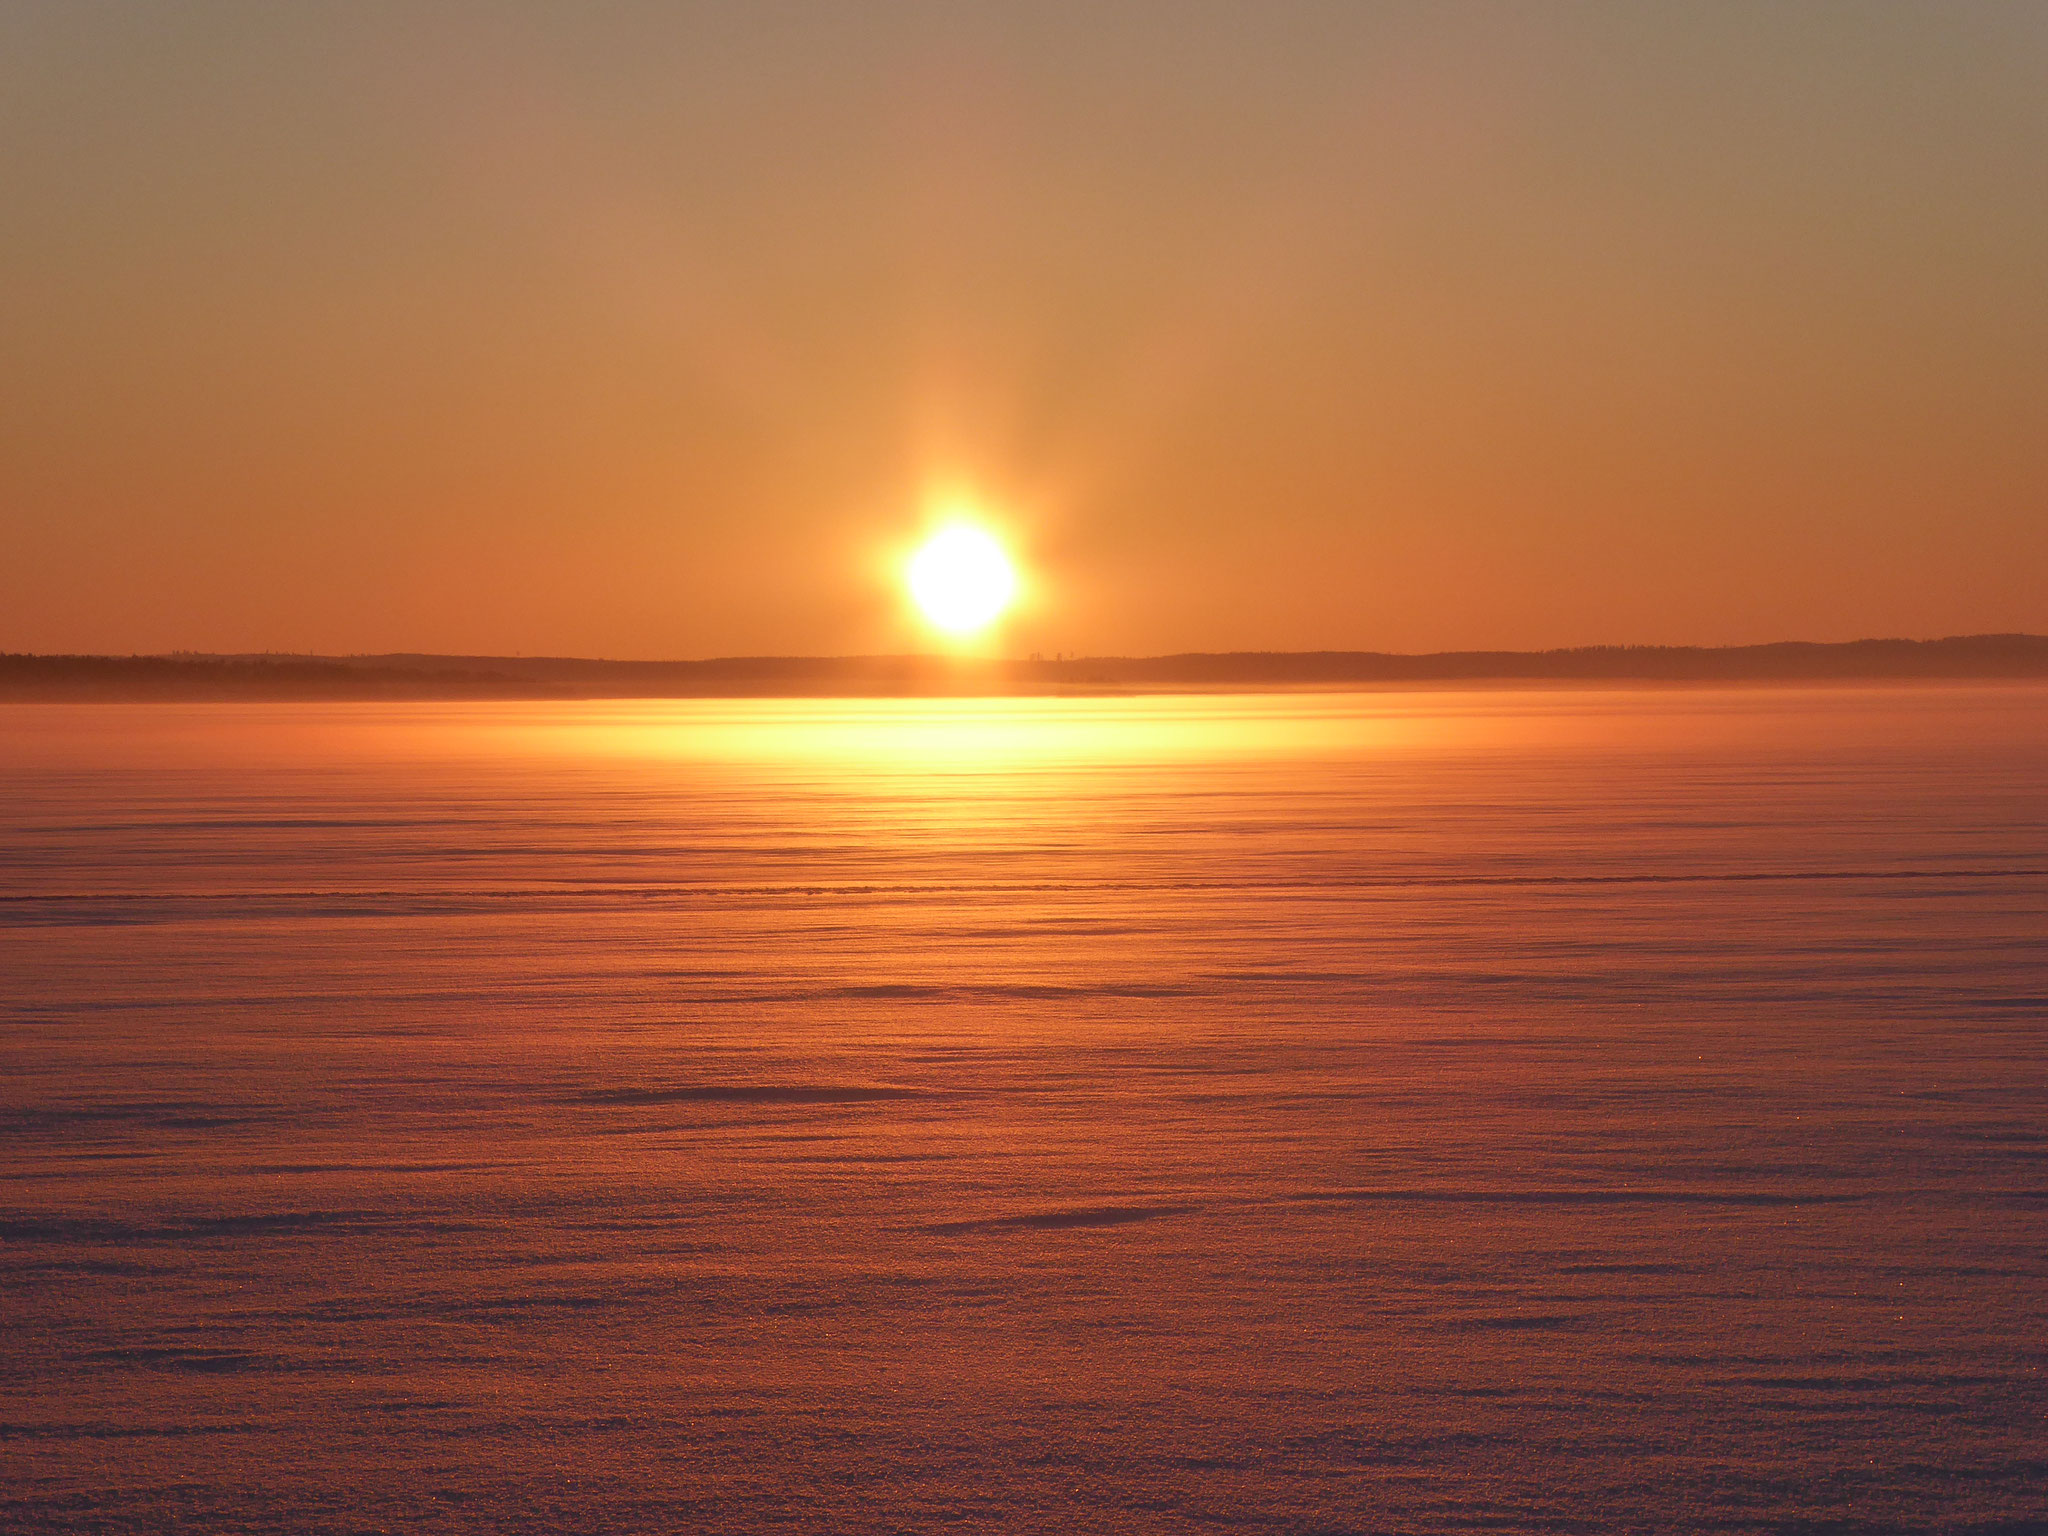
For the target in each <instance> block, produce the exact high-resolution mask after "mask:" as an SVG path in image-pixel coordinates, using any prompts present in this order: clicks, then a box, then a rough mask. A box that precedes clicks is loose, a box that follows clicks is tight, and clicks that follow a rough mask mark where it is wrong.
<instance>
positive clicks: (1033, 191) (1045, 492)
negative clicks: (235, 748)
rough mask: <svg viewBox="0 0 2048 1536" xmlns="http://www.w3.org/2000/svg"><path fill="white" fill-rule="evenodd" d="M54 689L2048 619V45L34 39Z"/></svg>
mask: <svg viewBox="0 0 2048 1536" xmlns="http://www.w3.org/2000/svg"><path fill="white" fill-rule="evenodd" d="M0 134H4V136H5V139H6V142H7V143H8V145H9V157H8V166H7V171H6V188H7V198H8V206H9V215H8V218H7V220H6V221H5V224H4V227H0V342H4V345H5V347H6V350H7V355H8V358H9V366H8V368H7V369H6V370H5V371H4V374H0V521H4V532H5V538H6V543H7V547H8V551H9V558H7V559H6V560H5V561H0V650H10V651H41V652H57V651H69V652H101V653H105V652H124V653H125V652H160V651H169V650H172V649H177V648H187V649H194V650H201V651H215V652H242V651H261V650H272V649H274V650H297V651H315V652H324V653H369V652H384V651H408V652H444V653H455V654H470V655H474V654H506V653H511V652H526V653H528V654H532V653H552V654H557V655H586V656H638V657H679V656H718V655H727V656H729V655H747V654H756V655H758V654H781V655H789V654H825V655H843V654H859V653H886V652H900V651H905V650H913V649H919V648H921V647H922V639H921V636H920V635H919V633H918V631H917V630H916V629H915V627H914V626H913V625H912V623H911V621H910V619H909V617H908V615H907V614H906V613H905V611H904V608H903V604H902V602H901V599H900V595H899V593H898V591H897V589H896V586H895V584H894V582H893V581H892V580H891V578H890V575H889V572H890V570H891V563H892V562H893V561H895V560H897V559H898V558H899V557H900V554H901V552H902V550H903V549H904V547H905V546H906V544H907V542H908V541H909V540H910V539H911V538H913V537H914V536H915V535H916V533H917V528H918V521H919V518H920V515H921V511H922V507H923V504H924V501H925V499H926V498H927V496H928V494H930V493H933V492H936V491H952V492H957V493H959V494H963V495H966V496H969V497H971V498H973V499H974V500H976V501H977V502H978V503H979V504H980V505H982V506H983V507H984V508H985V509H986V511H987V514H988V516H989V518H990V519H991V520H992V521H993V522H994V523H995V524H996V525H997V526H999V527H1000V529H1001V530H1002V531H1003V532H1004V533H1005V535H1006V536H1007V537H1008V538H1009V539H1010V540H1011V541H1012V544H1013V546H1014V548H1015V550H1016V552H1017V555H1018V558H1019V561H1020V564H1021V566H1022V568H1023V570H1024V573H1025V576H1026V585H1025V589H1024V601H1023V602H1022V603H1021V605H1020V606H1019V608H1018V610H1017V612H1016V614H1015V616H1014V617H1013V619H1012V620H1011V621H1010V622H1009V623H1008V624H1007V625H1005V626H1004V627H1002V628H1001V629H1000V630H998V631H996V632H993V633H992V634H991V635H990V636H989V638H988V640H987V642H986V648H987V649H990V650H992V651H996V652H1001V653H1007V654H1015V655H1021V654H1026V653H1028V652H1031V651H1043V652H1045V653H1047V654H1051V653H1054V652H1067V653H1074V652H1081V653H1092V654H1097V655H1158V654H1162V653H1171V652H1177V651H1197V650H1199V651H1227V650H1309V649H1370V650H1387V651H1435V650H1459V649H1482V648H1513V649H1543V648H1549V647H1556V646H1568V645H1580V644H1594V643H1617V642H1636V643H1661V644H1707V645H1714V644H1738V643H1750V642H1762V641H1774V640H1781V639H1788V638H1800V639H1810V640H1846V639H1852V638H1858V637H1863V636H1870V635H1905V636H1916V637H1932V636H1939V635H1951V634H1972V633H1985V632H1994V631H2033V632H2040V631H2043V630H2048V582H2044V581H2043V580H2042V579H2041V575H2042V572H2043V570H2044V569H2048V285H2044V284H2043V283H2042V282H2041V273H2042V272H2043V271H2048V178H2044V177H2042V175H2041V174H2040V171H2041V167H2042V165H2043V164H2044V163H2048V13H2044V11H2043V9H2042V8H2041V7H2040V6H2039V5H2034V4H2017V3H1990V0H1985V3H1965V4H1943V5H1938V6H1937V5H1930V4H1895V3H1871V4H1858V5H1846V4H1825V5H1806V6H1800V7H1796V8H1793V7H1777V6H1765V5H1724V4H1704V3H1692V4H1672V5H1662V6H1656V7H1647V6H1635V5H1616V4H1588V5H1579V6H1557V7H1529V6H1519V5H1505V4H1449V5H1372V6H1368V5H1349V4H1335V3H1293V4H1284V5H1277V6H1266V7H1260V8H1258V9H1257V10H1256V11H1255V12H1254V11H1252V10H1249V9H1245V8H1239V7H1234V6H1225V5H1210V4H1194V5H1191V4H1172V5H1168V4H1165V3H1162V0H1132V3H1127V4H1121V5H1116V6H1113V7H1107V8H1105V7H1100V6H1082V5H1078V4H1066V3H1060V4H1042V5H1032V6H1028V7H1027V6H1020V5H994V6H985V7H974V8H967V7H942V6H939V5H936V4H913V3H883V4H877V5H871V6H862V7H849V6H833V5H828V4H821V3H811V0H792V3H786V4H773V5H759V6H747V7H738V6H723V5H698V6H673V5H661V4H654V3H648V0H614V3H609V4H600V5H595V6H585V7H577V8H573V9H572V8H566V7H561V6H557V5H548V4H541V3H537V0H510V3H505V4H500V5H496V6H491V7H475V6H467V5H452V4H436V5H423V6H422V5H416V6H405V7H395V6H386V5H348V6H344V5H338V4H309V5H298V6H292V7H288V8H277V7H270V6H262V5H257V4H254V3H252V0H196V3H188V4H183V5H180V6H176V7H144V6H119V5H116V6H90V7H88V6H77V5H60V4H47V3H25V4H20V5H14V6H10V7H8V8H6V10H5V11H4V13H0Z"/></svg>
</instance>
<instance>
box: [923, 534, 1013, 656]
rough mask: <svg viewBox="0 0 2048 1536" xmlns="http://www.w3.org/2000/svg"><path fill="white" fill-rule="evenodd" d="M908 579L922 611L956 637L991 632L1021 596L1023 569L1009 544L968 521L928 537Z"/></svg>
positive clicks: (940, 627) (936, 624)
mask: <svg viewBox="0 0 2048 1536" xmlns="http://www.w3.org/2000/svg"><path fill="white" fill-rule="evenodd" d="M904 575H905V577H906V579H907V580H908V581H909V583H910V596H911V600H912V601H913V602H915V603H916V604H917V606H918V610H919V612H921V613H923V614H924V616H925V618H927V619H928V620H930V621H931V623H932V624H933V625H934V626H936V627H937V628H939V629H943V630H944V631H946V633H948V634H951V635H966V634H972V633H973V632H974V631H975V630H978V629H985V628H987V627H988V625H989V624H991V623H993V622H994V621H995V619H996V618H997V616H998V615H1000V614H1001V613H1002V611H1003V610H1004V609H1005V608H1007V607H1009V606H1010V600H1011V599H1012V598H1014V597H1015V596H1016V595H1017V569H1016V567H1015V566H1013V565H1011V564H1010V557H1009V556H1008V555H1007V554H1005V553H1004V552H1003V546H1002V545H1001V544H998V543H997V542H996V540H995V538H994V536H993V535H991V534H989V533H987V532H985V531H984V530H982V529H980V528H976V527H974V526H973V525H972V524H968V523H953V524H950V525H948V526H947V527H944V528H941V529H940V530H939V531H938V532H937V533H934V534H933V535H932V536H931V537H930V538H928V539H926V540H925V541H924V543H923V544H922V545H920V546H919V548H918V551H917V553H916V554H914V555H912V556H911V557H910V564H909V566H908V567H907V568H906V570H905V572H904Z"/></svg>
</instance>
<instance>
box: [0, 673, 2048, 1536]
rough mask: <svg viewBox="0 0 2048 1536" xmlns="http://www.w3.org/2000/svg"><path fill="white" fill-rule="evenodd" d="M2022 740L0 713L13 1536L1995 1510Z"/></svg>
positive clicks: (1329, 1523)
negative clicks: (16, 1534)
mask: <svg viewBox="0 0 2048 1536" xmlns="http://www.w3.org/2000/svg"><path fill="white" fill-rule="evenodd" d="M2044 1032H2048V692H2044V691H2043V690H2040V689H2026V688H2012V689H1963V688H1957V689H1949V690H1923V691H1907V690H1896V689H1894V690H1874V689H1873V690H1840V691H1791V690H1776V691H1756V692H1739V691H1729V692H1720V691H1700V692H1661V693H1641V694H1630V693H1598V692H1565V693H1539V692H1514V693H1490V694H1489V693H1443V694H1380V695H1348V696H1340V695H1289V696H1264V697H1250V698H1214V697H1207V698H1194V697H1189V698H1166V699H1157V698H1155V699H1131V700H1114V699H1093V700H1071V701H1048V700H1020V701H1007V702H1004V701H996V702H989V701H975V702H961V701H904V702H847V701H839V702H789V701H782V702H758V703H755V702H732V701H718V702H687V703H646V704H641V703H634V704H602V703H600V704H575V705H514V706H503V705H486V706H467V705H454V706H450V705H406V706H354V705H341V706H258V705H242V706H217V707H215V706H138V707H128V706H115V705H105V706H89V707H63V706H13V707H10V708H7V709H5V710H4V711H0V1123H4V1126H5V1132H4V1135H5V1139H4V1142H0V1147H4V1162H0V1309H4V1312H0V1317H4V1329H0V1469H4V1476H0V1528H4V1529H6V1530H20V1531H45V1530H48V1531H73V1530H76V1531H173V1530H175V1531H180V1532H239V1531H294V1532H344V1531H346V1532H358V1531H390V1532H442V1531H478V1532H483V1531H511V1532H534V1533H541V1532H547V1533H555V1532H564V1533H574V1532H600V1531H642V1530H679V1531H680V1530H690V1529H704V1530H716V1531H740V1532H747V1531H789V1530H830V1531H849V1532H881V1531H897V1530H936V1529H961V1530H984V1531H1045V1532H1052V1531H1060V1532H1097V1531H1100V1532H1110V1531H1162V1532H1215V1531H1218V1530H1225V1531H1227V1530H1237V1529H1244V1530H1271V1531H1287V1532H1311V1531H1314V1532H1335V1531H1358V1532H1380V1531H1387V1532H1408V1531H1413V1532H1425V1531H1486V1532H1557V1531H1579V1530H1586V1531H1637V1530H1639V1531H1646V1532H1648V1531H1656V1532H1669V1531H1770V1532H1780V1531H1783V1532H1794V1531H1797V1532H1821V1531H1826V1532H1837V1533H1849V1532H1880V1531H1908V1530H1910V1531H1922V1530H1926V1531H1956V1532H1965V1531H1967V1532H1975V1533H1980V1536H1982V1533H1991V1532H2000V1533H2018V1532H2022V1531H2037V1530H2041V1529H2044V1528H2048V1526H2044V1522H2048V1380H2044V1374H2043V1363H2044V1356H2048V1050H2044V1044H2048V1041H2044Z"/></svg>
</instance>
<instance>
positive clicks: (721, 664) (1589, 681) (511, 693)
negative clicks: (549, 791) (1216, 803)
mask: <svg viewBox="0 0 2048 1536" xmlns="http://www.w3.org/2000/svg"><path fill="white" fill-rule="evenodd" d="M2026 680H2048V636H2044V635H1959V636H1953V637H1950V638H1948V639H1942V640H1851V641H1843V642H1839V643H1832V644H1822V643H1809V642H1803V641H1784V642H1779V643H1776V644H1770V645H1742V646H1618V645H1617V646H1585V647H1580V648H1576V649H1571V650H1556V651H1441V652H1435V653H1430V654H1424V655H1404V654H1400V653H1395V652H1382V651H1232V652H1190V653H1183V654H1179V655H1171V656H1139V657H1132V656H1095V657H1076V658H1059V659H1054V660H1049V661H1048V660H1044V659H1042V658H1036V657H1034V658H1030V659H1026V660H1010V659H993V658H981V657H973V658H969V657H949V656H915V655H913V656H751V657H750V656H739V657H724V658H718V659H714V660H706V661H601V660H587V659H582V658H578V657H566V656H434V655H424V654H413V653H400V654H391V655H380V656H272V655H261V656H210V655H190V654H183V653H181V654H177V655H171V656H39V655H21V654H9V653H5V652H0V700H5V701H30V700H43V701H68V702H86V701H94V700H102V701H106V702H142V701H148V700H195V701H196V700H235V699H244V700H268V701H275V702H283V701H317V700H379V699H382V700H406V699H419V700H428V699H450V700H453V699H477V700H487V699H504V700H517V699H604V698H614V699H617V698H641V699H660V698H902V697H975V696H1025V697H1029V696H1059V695H1063V694H1102V693H1107V694H1116V693H1181V692H1240V691H1245V690H1266V689H1337V688H1359V687H1370V688H1400V689H1414V688H1465V687H1477V686H1514V685H1518V684H1564V685H1573V684H1576V685H1590V686H1600V685H1613V684H1630V685H1683V684H1715V683H1721V684H1726V683H1855V682H1993V681H2026Z"/></svg>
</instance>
